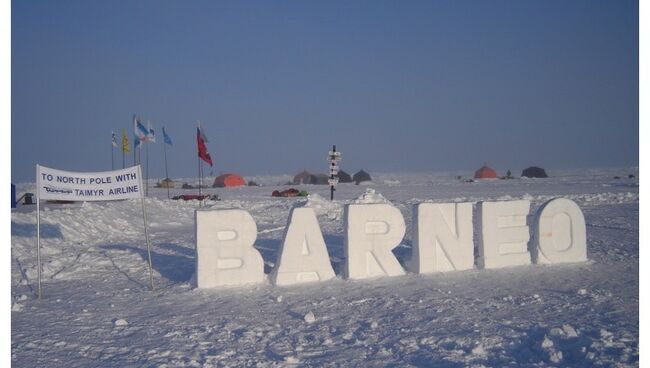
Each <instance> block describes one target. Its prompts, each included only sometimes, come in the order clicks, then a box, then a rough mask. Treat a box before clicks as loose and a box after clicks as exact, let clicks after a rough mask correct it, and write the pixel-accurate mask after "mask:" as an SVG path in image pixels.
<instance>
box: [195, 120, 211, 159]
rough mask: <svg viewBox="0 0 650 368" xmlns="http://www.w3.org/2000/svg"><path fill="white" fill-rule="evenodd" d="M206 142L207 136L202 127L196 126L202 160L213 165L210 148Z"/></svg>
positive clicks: (197, 143) (197, 141)
mask: <svg viewBox="0 0 650 368" xmlns="http://www.w3.org/2000/svg"><path fill="white" fill-rule="evenodd" d="M205 142H206V141H205V136H204V135H203V133H202V132H201V128H196V145H197V146H198V148H199V157H200V158H201V160H203V161H205V162H206V163H208V164H209V165H210V166H212V157H210V154H209V153H208V148H207V147H206V146H205Z"/></svg>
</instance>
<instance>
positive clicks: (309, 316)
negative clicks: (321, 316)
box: [304, 311, 316, 323]
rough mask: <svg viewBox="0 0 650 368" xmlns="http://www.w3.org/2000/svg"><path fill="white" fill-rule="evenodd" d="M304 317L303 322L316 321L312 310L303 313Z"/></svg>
mask: <svg viewBox="0 0 650 368" xmlns="http://www.w3.org/2000/svg"><path fill="white" fill-rule="evenodd" d="M304 319H305V322H307V323H314V322H316V316H314V312H312V311H309V312H307V314H305V317H304Z"/></svg>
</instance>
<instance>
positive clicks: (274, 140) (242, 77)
mask: <svg viewBox="0 0 650 368" xmlns="http://www.w3.org/2000/svg"><path fill="white" fill-rule="evenodd" d="M638 28H639V24H638V3H637V2H632V1H614V0H611V1H593V0H590V1H531V0H527V1H515V0H510V1H422V2H420V1H406V2H398V1H354V2H351V1H346V2H344V1H327V2H300V1H275V2H269V1H261V2H217V1H173V2H172V1H110V2H107V1H43V0H39V1H29V0H26V1H14V2H12V35H11V37H12V48H11V52H12V54H11V61H12V70H11V77H12V86H11V87H12V91H11V97H12V102H11V105H12V123H11V124H12V125H11V127H12V130H11V140H12V145H11V151H12V160H11V164H12V181H14V182H23V181H34V173H35V168H34V165H36V164H37V163H39V164H42V165H46V166H51V167H55V168H60V169H67V170H73V171H102V170H107V169H110V167H111V156H110V152H111V151H110V150H111V146H110V132H111V130H114V131H116V132H121V130H122V129H123V128H124V129H127V130H128V131H129V135H130V136H131V134H132V121H131V117H132V114H134V113H137V114H138V115H140V116H141V117H142V118H143V119H144V120H151V122H152V123H153V125H154V127H156V128H157V130H158V131H159V132H160V130H161V129H160V128H161V127H162V126H163V125H164V126H165V127H166V130H167V131H168V132H169V134H170V135H171V136H172V139H173V140H174V146H173V147H171V148H170V149H169V150H168V158H169V168H170V175H171V176H172V177H179V176H192V175H196V166H197V158H196V138H195V136H196V121H197V120H201V122H202V125H203V126H204V128H205V132H206V134H207V136H208V138H209V140H210V142H209V143H208V149H209V151H210V153H211V155H212V157H213V160H214V162H215V167H214V169H213V172H214V174H218V173H220V172H230V171H234V172H239V173H242V174H244V175H251V174H266V173H289V174H292V173H295V172H297V171H299V170H301V169H303V168H306V169H308V170H311V171H314V172H325V171H326V169H327V162H326V161H325V155H326V153H327V151H328V149H329V148H330V147H331V145H332V144H336V145H337V146H338V148H339V149H340V150H341V151H342V152H343V161H342V163H341V167H342V169H344V170H346V171H348V172H355V171H357V170H358V169H360V168H364V169H366V170H368V171H371V172H372V171H441V170H473V169H476V168H477V167H479V166H480V165H482V164H483V163H484V162H487V163H488V164H490V165H491V166H493V167H495V168H496V169H497V170H499V171H505V170H507V169H512V170H513V172H516V173H518V172H519V170H520V169H522V168H524V167H526V166H529V165H541V166H544V167H546V168H547V169H559V168H576V167H603V166H636V165H638V152H639V145H638V141H639V119H638V108H639V97H638V67H639V64H638V55H639V54H638ZM159 141H161V140H159ZM149 154H150V165H151V167H150V171H151V174H150V175H151V176H163V169H162V167H163V165H162V144H161V143H160V142H159V143H155V144H151V146H150V147H149ZM115 161H116V166H119V167H121V153H120V152H119V151H118V150H117V149H116V150H115ZM132 161H133V158H132V155H129V156H128V157H127V163H132Z"/></svg>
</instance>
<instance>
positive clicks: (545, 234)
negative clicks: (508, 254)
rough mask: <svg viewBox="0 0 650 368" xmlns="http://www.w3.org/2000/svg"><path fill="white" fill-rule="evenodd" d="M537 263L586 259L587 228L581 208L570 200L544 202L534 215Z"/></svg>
mask: <svg viewBox="0 0 650 368" xmlns="http://www.w3.org/2000/svg"><path fill="white" fill-rule="evenodd" d="M535 224H536V228H535V232H534V239H533V260H535V263H543V264H548V263H574V262H585V261H586V260H587V229H586V226H585V217H584V216H583V214H582V211H581V210H580V207H578V205H577V204H576V203H575V202H573V201H572V200H570V199H565V198H555V199H551V200H550V201H548V202H546V203H544V205H542V207H540V208H539V210H538V211H537V214H536V215H535Z"/></svg>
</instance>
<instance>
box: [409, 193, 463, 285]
mask: <svg viewBox="0 0 650 368" xmlns="http://www.w3.org/2000/svg"><path fill="white" fill-rule="evenodd" d="M413 213H414V214H415V215H414V217H413V256H412V257H411V260H410V261H409V262H408V264H407V267H408V269H409V271H411V272H415V273H431V272H446V271H460V270H469V269H472V268H473V267H474V242H473V240H472V237H473V235H474V231H473V228H472V204H471V203H420V204H419V205H417V206H416V207H415V208H414V211H413Z"/></svg>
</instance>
